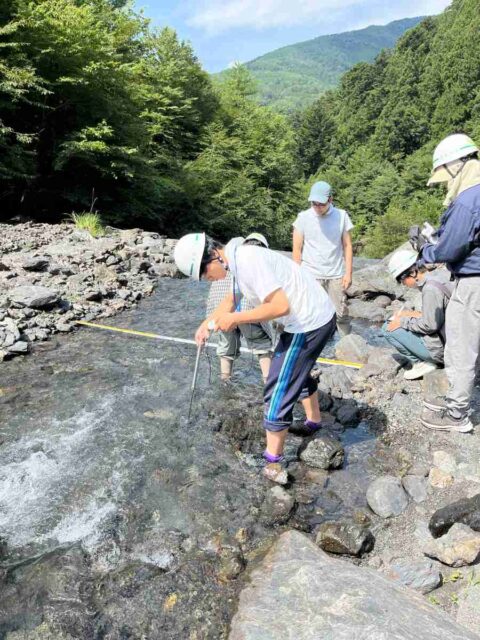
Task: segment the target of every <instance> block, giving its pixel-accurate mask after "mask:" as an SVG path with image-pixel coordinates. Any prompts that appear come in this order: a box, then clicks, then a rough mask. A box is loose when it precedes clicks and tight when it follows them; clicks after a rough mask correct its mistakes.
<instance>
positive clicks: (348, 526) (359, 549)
mask: <svg viewBox="0 0 480 640" xmlns="http://www.w3.org/2000/svg"><path fill="white" fill-rule="evenodd" d="M315 541H316V543H317V545H318V546H319V547H320V548H321V549H323V550H324V551H328V552H329V553H338V554H344V555H350V556H362V555H363V554H365V553H368V552H369V551H371V550H372V549H373V545H374V544H375V538H374V536H373V534H372V532H371V531H370V529H366V528H365V527H362V526H360V525H358V524H355V523H353V522H324V523H323V524H321V525H320V527H319V528H318V531H317V537H316V540H315Z"/></svg>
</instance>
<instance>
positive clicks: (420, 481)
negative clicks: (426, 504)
mask: <svg viewBox="0 0 480 640" xmlns="http://www.w3.org/2000/svg"><path fill="white" fill-rule="evenodd" d="M402 484H403V488H404V489H405V491H406V492H407V493H408V495H409V496H410V497H411V498H412V500H413V501H414V502H416V503H417V504H420V502H423V501H424V500H426V499H427V481H426V480H425V477H424V476H411V475H408V476H404V477H403V478H402Z"/></svg>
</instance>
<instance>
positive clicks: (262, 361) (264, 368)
mask: <svg viewBox="0 0 480 640" xmlns="http://www.w3.org/2000/svg"><path fill="white" fill-rule="evenodd" d="M271 362H272V357H271V355H270V354H269V353H268V354H267V353H265V354H262V355H261V356H258V364H259V365H260V370H261V372H262V378H263V381H264V382H266V381H267V378H268V372H269V371H270V364H271Z"/></svg>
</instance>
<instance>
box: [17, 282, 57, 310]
mask: <svg viewBox="0 0 480 640" xmlns="http://www.w3.org/2000/svg"><path fill="white" fill-rule="evenodd" d="M8 295H9V298H10V300H11V301H12V302H16V303H17V304H19V305H21V306H22V307H31V308H32V309H43V308H45V307H50V306H52V305H53V304H55V303H56V302H57V300H58V296H57V294H56V292H55V291H52V289H47V287H41V286H36V285H24V286H20V287H15V288H14V289H12V290H11V291H10V292H9V294H8Z"/></svg>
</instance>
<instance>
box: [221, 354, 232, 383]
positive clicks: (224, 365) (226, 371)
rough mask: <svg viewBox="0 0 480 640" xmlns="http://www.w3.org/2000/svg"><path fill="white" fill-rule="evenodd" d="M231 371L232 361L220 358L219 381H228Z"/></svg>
mask: <svg viewBox="0 0 480 640" xmlns="http://www.w3.org/2000/svg"><path fill="white" fill-rule="evenodd" d="M232 369H233V360H231V359H230V358H225V357H223V356H222V357H221V358H220V379H221V380H230V378H231V377H232Z"/></svg>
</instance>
